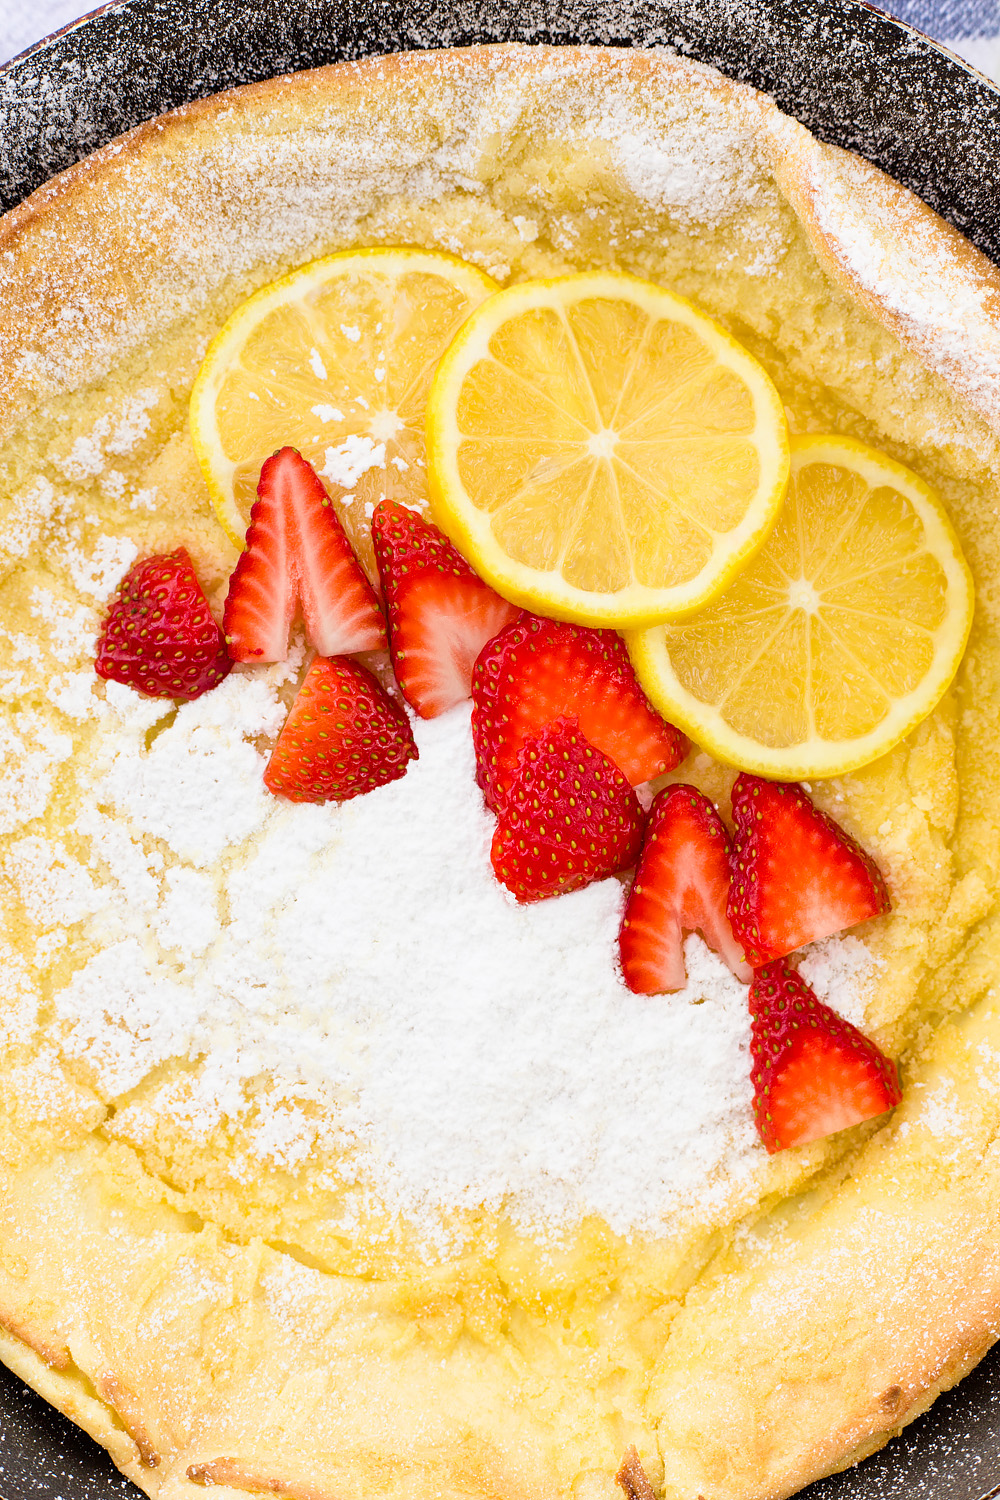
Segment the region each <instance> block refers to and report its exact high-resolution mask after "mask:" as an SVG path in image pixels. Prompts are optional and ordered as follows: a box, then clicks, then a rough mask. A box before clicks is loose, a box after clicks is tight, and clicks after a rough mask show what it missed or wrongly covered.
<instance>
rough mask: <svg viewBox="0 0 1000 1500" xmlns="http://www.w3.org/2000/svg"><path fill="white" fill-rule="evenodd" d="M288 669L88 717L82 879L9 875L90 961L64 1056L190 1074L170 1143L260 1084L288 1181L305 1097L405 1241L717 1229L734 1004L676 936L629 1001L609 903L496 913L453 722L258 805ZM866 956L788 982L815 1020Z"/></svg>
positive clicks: (739, 1076)
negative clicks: (402, 1228) (655, 993)
mask: <svg viewBox="0 0 1000 1500" xmlns="http://www.w3.org/2000/svg"><path fill="white" fill-rule="evenodd" d="M292 670H294V664H292V665H289V666H284V665H279V666H277V667H271V668H266V669H255V670H251V671H247V670H244V669H242V668H238V669H237V670H236V671H234V672H233V674H232V675H231V676H230V677H229V678H227V679H226V681H225V682H224V683H222V684H221V685H220V686H219V687H218V688H217V689H215V690H214V691H213V692H212V693H209V694H206V695H205V696H204V697H202V698H201V699H199V700H197V701H196V702H194V703H191V704H184V705H181V706H180V707H179V708H178V709H177V710H176V712H175V711H174V709H173V706H172V705H170V704H168V703H166V704H165V703H157V702H151V701H150V700H148V699H143V698H141V697H140V696H139V695H138V694H135V693H133V692H131V690H129V689H127V688H123V687H120V686H117V685H115V684H110V683H109V684H108V685H107V693H106V698H105V699H104V700H102V699H100V698H99V697H95V698H94V703H93V712H94V713H95V714H96V715H98V717H99V720H100V722H101V723H102V724H103V731H102V736H101V743H102V746H103V749H102V750H101V751H100V752H98V753H97V754H96V755H95V759H94V765H95V775H94V780H93V785H92V788H91V790H90V791H89V793H87V794H86V795H85V797H84V799H83V805H82V807H81V810H80V814H79V817H78V819H77V825H76V829H77V833H78V834H80V835H81V836H83V837H85V838H86V839H87V840H88V841H89V845H90V849H91V857H90V862H89V864H90V868H89V870H84V869H83V868H82V866H80V865H79V864H78V863H76V862H75V861H73V860H71V859H70V858H69V856H68V855H67V854H65V853H63V854H60V855H59V856H58V857H57V858H56V859H55V860H54V861H50V863H51V865H52V869H51V870H50V871H49V873H48V874H47V875H44V876H43V872H42V865H43V861H42V859H41V853H42V852H44V851H42V850H40V847H39V845H40V841H39V842H37V843H36V842H35V841H34V840H31V839H25V840H22V842H21V844H19V845H18V849H17V859H18V861H19V863H18V864H16V865H15V866H12V868H14V869H15V872H16V870H20V871H21V872H22V874H21V879H22V883H23V887H24V892H25V894H26V896H27V897H28V898H29V899H32V898H33V899H35V900H37V901H39V902H44V901H45V900H46V899H52V900H58V901H60V902H61V903H62V905H61V908H60V915H61V918H62V919H63V920H64V921H67V922H69V921H78V922H81V923H82V924H83V926H84V929H85V931H86V934H87V938H88V940H89V941H90V942H91V943H92V945H93V948H94V951H93V954H92V956H91V957H90V958H89V959H88V961H87V962H86V963H85V964H84V966H83V967H82V968H80V969H79V970H78V971H77V973H76V975H75V976H74V978H73V979H72V980H71V981H70V983H69V984H68V985H64V986H63V988H62V989H61V990H60V991H59V992H58V993H57V994H56V996H55V1002H54V1003H55V1008H56V1012H57V1015H58V1016H59V1017H60V1019H61V1021H62V1024H63V1028H64V1037H63V1044H64V1046H65V1048H66V1050H67V1051H68V1053H69V1054H70V1055H71V1056H73V1057H74V1058H75V1059H77V1060H78V1061H81V1062H83V1063H85V1064H86V1065H87V1066H88V1067H89V1068H90V1069H91V1070H92V1072H93V1075H94V1077H95V1079H96V1080H97V1082H98V1085H99V1087H100V1088H101V1089H102V1091H103V1092H104V1093H105V1094H106V1095H107V1096H108V1097H118V1096H120V1095H121V1094H122V1093H124V1092H127V1091H128V1090H130V1089H132V1088H134V1087H135V1086H136V1084H137V1083H138V1082H139V1081H140V1080H141V1079H142V1078H143V1077H144V1076H145V1075H146V1074H147V1073H148V1071H149V1070H150V1069H151V1068H154V1067H156V1066H157V1065H159V1064H160V1063H162V1062H164V1061H165V1060H166V1059H168V1058H170V1057H182V1058H188V1059H195V1058H197V1059H200V1062H199V1068H198V1071H197V1073H196V1075H194V1082H193V1085H192V1086H189V1087H187V1088H186V1092H185V1094H184V1098H183V1101H181V1100H180V1096H178V1113H179V1117H180V1118H183V1119H184V1121H185V1124H186V1125H187V1127H188V1128H194V1129H197V1130H204V1129H207V1128H210V1126H211V1125H212V1124H213V1123H214V1122H215V1121H217V1120H219V1119H221V1118H222V1117H223V1116H225V1115H226V1114H227V1113H238V1112H239V1111H240V1110H241V1109H242V1108H243V1092H242V1083H243V1081H244V1080H246V1079H249V1078H253V1077H260V1076H261V1075H266V1076H268V1077H270V1079H271V1086H272V1093H273V1100H272V1107H271V1108H269V1109H268V1110H267V1111H266V1113H265V1114H264V1115H263V1117H262V1118H261V1119H260V1123H259V1126H258V1134H257V1141H256V1148H257V1150H258V1151H259V1152H260V1153H261V1154H262V1155H267V1156H270V1157H271V1158H272V1159H274V1160H278V1161H281V1162H283V1163H284V1164H286V1165H288V1164H294V1163H296V1162H298V1161H301V1160H302V1159H303V1158H304V1157H305V1156H306V1155H307V1154H308V1152H309V1150H310V1149H311V1142H312V1140H313V1138H314V1135H315V1127H314V1126H312V1127H310V1125H309V1123H308V1122H307V1121H306V1120H305V1119H304V1117H303V1116H302V1114H301V1110H300V1108H299V1105H300V1103H301V1101H302V1100H309V1099H312V1100H316V1101H322V1104H323V1112H324V1114H325V1115H326V1116H328V1117H329V1118H330V1120H331V1128H333V1129H334V1130H339V1131H341V1132H346V1136H345V1139H350V1141H351V1143H352V1148H353V1152H354V1157H355V1167H356V1169H357V1170H359V1171H360V1172H361V1173H362V1174H363V1176H364V1178H365V1180H366V1181H367V1182H368V1184H369V1185H370V1189H371V1191H373V1192H374V1193H375V1194H376V1195H378V1196H379V1197H380V1198H381V1200H382V1201H383V1202H384V1203H385V1204H387V1205H388V1206H389V1207H390V1209H393V1210H395V1211H400V1210H401V1211H403V1212H405V1213H406V1214H407V1215H410V1216H413V1217H415V1218H417V1219H419V1220H422V1222H424V1223H425V1224H426V1226H427V1232H428V1234H429V1235H430V1234H433V1232H434V1228H433V1226H434V1224H435V1222H436V1220H437V1218H438V1216H439V1214H440V1212H441V1211H447V1210H449V1209H453V1208H454V1207H456V1206H466V1207H470V1208H474V1207H476V1206H478V1205H483V1204H485V1205H488V1206H492V1207H498V1208H499V1207H501V1206H503V1207H504V1208H505V1210H506V1211H507V1212H508V1214H510V1215H511V1216H513V1217H514V1218H515V1219H517V1220H521V1221H524V1222H525V1223H528V1224H530V1225H532V1226H534V1227H536V1228H539V1227H542V1226H554V1225H558V1224H562V1223H571V1222H574V1221H576V1220H578V1219H579V1218H580V1217H581V1216H584V1215H587V1214H599V1215H602V1216H603V1217H604V1218H605V1219H606V1220H607V1221H608V1222H609V1223H610V1224H611V1225H612V1226H613V1227H614V1228H615V1229H617V1230H620V1231H622V1232H629V1231H634V1230H636V1229H638V1230H648V1231H656V1230H657V1229H661V1230H662V1228H663V1226H664V1222H665V1220H667V1219H671V1220H673V1221H675V1222H676V1221H677V1219H678V1218H679V1217H681V1218H683V1217H685V1216H687V1215H693V1214H701V1215H704V1214H706V1213H711V1212H713V1211H715V1210H722V1209H724V1208H725V1206H726V1204H728V1203H729V1202H730V1201H731V1199H732V1196H733V1194H734V1193H739V1192H740V1191H741V1190H742V1189H746V1188H748V1187H749V1186H750V1185H751V1184H752V1181H753V1179H754V1177H755V1174H756V1173H757V1171H758V1170H759V1169H760V1167H761V1165H762V1162H763V1152H762V1148H761V1147H760V1145H759V1143H758V1142H757V1138H756V1135H755V1132H754V1128H753V1120H752V1111H751V1084H750V1066H749V1053H748V1045H749V1017H748V1011H747V1004H746V986H745V985H743V984H741V983H740V982H739V981H738V980H736V979H735V978H734V977H733V976H732V975H731V974H730V973H729V971H728V970H727V969H726V968H725V966H724V965H723V964H722V962H721V960H719V959H718V958H717V957H716V956H715V955H714V954H713V953H711V952H710V951H709V950H708V949H707V948H706V947H705V945H704V944H703V943H702V941H701V940H700V939H699V938H697V937H690V938H688V940H687V942H686V945H685V955H686V962H687V970H688V980H689V982H688V986H687V988H686V990H685V991H683V992H682V993H680V994H677V995H671V996H660V997H647V996H636V995H633V994H631V993H630V992H629V991H628V990H627V989H626V988H625V986H624V984H623V982H622V980H621V978H620V976H619V974H618V971H617V966H616V936H617V931H618V924H619V921H620V917H621V907H622V889H621V886H620V885H619V883H618V882H617V881H615V880H606V881H601V882H598V883H595V884H594V885H591V886H589V887H587V888H586V889H584V890H581V891H577V892H574V893H573V894H572V895H569V896H565V897H561V898H559V899H557V900H552V901H547V902H542V903H538V904H537V905H534V906H519V905H518V904H517V903H516V902H515V901H514V899H513V898H512V897H511V896H510V895H509V893H508V892H506V891H505V890H504V889H503V888H502V887H501V886H500V885H499V884H498V883H497V881H496V880H495V878H494V876H493V872H492V869H491V866H490V863H489V845H490V839H491V836H492V828H493V820H492V818H491V816H490V815H489V814H488V813H487V811H486V809H485V806H484V804H483V800H482V796H481V793H480V792H479V790H478V788H477V787H476V785H475V764H474V755H473V750H472V742H471V732H470V726H469V708H468V705H467V704H466V705H463V706H461V707H460V708H458V709H456V710H454V711H452V712H451V713H450V714H447V715H445V716H443V717H442V718H440V719H437V720H432V721H429V722H424V721H421V720H417V721H416V723H415V725H414V732H415V735H416V739H417V743H418V747H419V751H420V758H419V760H417V761H416V762H414V763H413V764H411V766H410V768H409V770H408V772H407V774H406V776H405V777H403V778H402V779H401V780H399V781H397V782H394V783H391V784H390V785H388V786H385V787H381V788H379V789H377V790H376V791H374V792H372V793H370V794H368V795H367V796H365V797H361V798H357V799H354V800H353V801H350V802H347V803H344V804H342V805H336V804H326V805H323V806H316V805H311V804H305V805H294V804H290V803H287V802H284V801H282V800H280V799H277V798H273V797H271V796H270V795H269V794H268V793H267V792H266V791H265V789H264V787H263V782H262V779H261V773H262V770H263V766H264V763H265V756H264V754H263V752H262V750H261V749H259V748H257V745H256V744H255V743H254V741H255V740H256V739H257V737H259V736H263V737H267V739H270V738H273V736H274V735H275V734H276V733H277V731H278V728H279V727H280V724H281V722H282V718H283V715H284V712H285V709H284V705H283V703H282V702H281V700H280V699H279V696H278V690H279V688H280V686H281V683H282V682H283V681H284V680H285V679H287V677H288V675H289V673H290V672H291V671H292ZM45 881H48V885H47V886H46V885H45V884H44V882H45ZM98 881H100V882H101V885H100V897H101V900H100V903H99V909H96V910H95V903H94V895H93V893H94V889H95V885H94V883H95V882H98ZM40 882H41V884H40ZM841 948H843V952H841ZM865 962H866V959H865V950H864V948H863V946H862V945H861V944H860V943H857V942H856V940H848V943H847V944H846V945H841V947H840V948H838V945H837V943H836V942H835V941H832V942H828V943H827V944H824V945H818V947H817V949H816V950H814V952H813V954H812V955H810V956H808V957H807V959H806V960H805V963H806V964H811V966H812V970H813V972H814V973H815V975H816V977H817V983H818V984H819V985H821V986H822V985H823V984H825V986H826V994H827V997H828V998H830V999H832V1000H833V1001H834V1003H836V1004H838V1008H840V1009H844V1008H845V1003H846V1004H848V1005H849V1003H850V1000H849V997H850V994H851V991H852V986H853V985H854V984H855V982H856V981H857V978H858V976H859V975H861V974H863V973H864V972H866V970H865ZM191 1077H192V1075H188V1079H189V1082H190V1079H191ZM158 1107H159V1108H161V1109H164V1108H165V1109H167V1110H168V1111H169V1109H170V1105H169V1101H167V1100H163V1101H161V1103H160V1105H159V1106H158Z"/></svg>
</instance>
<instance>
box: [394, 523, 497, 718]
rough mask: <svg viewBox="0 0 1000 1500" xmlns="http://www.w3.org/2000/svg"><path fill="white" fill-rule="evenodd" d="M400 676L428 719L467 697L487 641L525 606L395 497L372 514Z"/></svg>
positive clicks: (408, 695)
mask: <svg viewBox="0 0 1000 1500" xmlns="http://www.w3.org/2000/svg"><path fill="white" fill-rule="evenodd" d="M372 541H373V542H374V544H375V556H376V558H377V559H378V571H379V576H380V577H381V579H382V592H383V594H384V595H385V602H386V607H387V611H388V616H389V650H390V651H391V653H392V665H393V669H394V670H395V673H396V681H397V682H398V683H399V686H400V688H401V689H402V691H403V696H404V697H405V698H406V700H407V702H408V703H410V704H411V705H412V707H413V708H415V709H416V711H417V713H418V714H420V716H421V717H422V718H424V719H433V718H436V717H437V715H438V714H443V713H444V712H445V711H446V710H447V709H449V708H454V706H455V704H456V703H461V702H462V700H463V699H464V698H468V696H469V694H470V693H471V691H472V668H473V666H474V665H475V662H476V657H477V656H478V655H479V653H480V651H482V649H483V647H484V646H485V645H486V643H487V641H491V640H492V639H493V637H494V636H495V635H496V634H497V632H498V631H499V630H502V629H503V627H504V626H505V625H509V624H510V623H511V621H512V620H516V619H517V618H518V616H519V615H520V614H521V610H520V609H519V608H518V607H517V605H516V604H508V602H507V600H506V599H501V597H500V595H499V594H497V593H494V591H493V590H492V589H491V588H490V586H489V584H488V583H484V582H483V580H482V579H481V578H480V577H479V575H478V573H474V572H473V570H472V569H471V568H470V567H469V564H468V563H467V562H466V561H465V558H464V557H463V556H462V554H461V553H460V552H458V551H457V550H456V549H455V548H454V547H453V546H452V544H451V542H449V540H448V538H447V537H446V536H445V535H444V534H443V532H440V531H439V530H438V529H437V527H436V526H432V525H430V524H429V523H428V522H427V521H425V520H423V518H422V517H421V516H419V515H418V514H417V512H416V511H414V510H410V509H408V507H407V506H405V505H400V504H399V503H398V502H397V501H395V500H382V501H380V502H379V504H378V505H377V506H376V507H375V514H374V516H373V517H372Z"/></svg>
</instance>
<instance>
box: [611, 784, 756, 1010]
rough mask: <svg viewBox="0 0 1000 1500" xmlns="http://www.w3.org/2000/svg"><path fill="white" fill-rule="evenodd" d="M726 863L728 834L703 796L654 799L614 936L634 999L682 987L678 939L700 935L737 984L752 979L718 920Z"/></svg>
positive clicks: (722, 917) (675, 791)
mask: <svg viewBox="0 0 1000 1500" xmlns="http://www.w3.org/2000/svg"><path fill="white" fill-rule="evenodd" d="M729 858H730V844H729V834H728V833H727V832H726V828H725V824H724V823H723V821H722V819H721V818H720V817H719V814H718V813H717V812H716V810H715V808H714V807H713V806H712V804H711V802H709V800H708V798H707V797H705V796H703V795H702V793H701V792H699V791H697V790H696V788H695V787H693V786H685V785H684V784H683V783H679V784H677V785H675V786H666V787H664V788H663V790H662V791H661V792H658V793H657V795H656V797H655V798H654V799H653V805H652V807H651V808H650V810H649V822H648V823H647V825H646V837H645V840H644V842H643V846H642V855H641V856H640V859H639V868H638V869H637V870H636V872H635V881H634V883H633V886H632V889H631V891H629V894H628V900H627V901H626V902H625V912H624V915H623V917H622V925H621V931H620V932H619V934H618V947H619V951H620V953H621V960H622V973H623V974H624V976H625V983H626V984H627V985H628V987H629V989H630V990H634V991H635V993H636V994H637V995H662V994H663V993H664V992H666V991H669V990H682V989H683V988H684V986H685V984H686V983H687V974H686V972H685V969H684V948H683V942H684V934H685V933H686V932H700V933H701V935H702V937H703V938H704V939H705V941H706V943H707V944H708V946H709V947H710V948H714V949H715V951H716V953H718V954H720V955H721V956H722V958H724V959H725V961H726V963H727V964H728V965H729V967H730V968H731V969H732V971H733V973H734V974H735V975H736V976H737V978H739V979H742V980H743V981H744V982H745V983H749V981H750V980H751V979H752V977H753V970H752V969H751V968H750V965H749V964H748V963H746V962H745V961H744V958H743V949H742V948H741V947H740V945H739V943H737V941H736V939H735V938H734V937H733V930H732V928H731V927H730V925H729V918H728V917H727V916H726V900H727V898H728V896H729Z"/></svg>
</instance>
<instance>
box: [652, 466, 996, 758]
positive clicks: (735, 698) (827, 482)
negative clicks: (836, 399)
mask: <svg viewBox="0 0 1000 1500" xmlns="http://www.w3.org/2000/svg"><path fill="white" fill-rule="evenodd" d="M972 605H973V588H972V576H971V574H970V573H969V569H968V566H967V564H966V562H965V559H964V557H963V556H962V552H961V549H960V547H959V544H958V539H957V538H956V536H955V533H954V531H953V529H952V525H951V522H950V521H949V520H948V517H947V515H946V514H945V511H944V508H943V506H942V505H941V502H940V500H939V499H938V497H937V495H935V493H934V491H933V490H932V489H930V488H929V487H928V486H927V485H926V484H925V483H924V482H923V480H922V479H918V477H917V476H916V474H913V473H911V472H910V470H909V469H906V468H904V467H903V465H902V464H897V463H894V462H893V461H892V460H891V459H889V458H886V457H885V455H884V454H881V453H876V452H875V450H874V449H872V448H868V447H866V446H865V445H864V444H863V443H858V442H855V441H854V440H853V439H851V438H842V437H800V438H793V439H792V478H791V484H790V486H789V492H788V499H787V500H786V502H785V506H784V509H783V510H782V513H781V516H780V517H779V519H778V523H777V525H776V526H775V528H774V530H773V531H772V532H771V535H770V537H769V538H768V540H767V542H766V543H765V545H764V547H763V548H762V549H761V551H760V552H759V553H758V554H757V556H756V557H755V558H754V560H753V562H752V563H751V564H750V566H749V567H748V568H747V569H746V571H745V572H744V573H741V574H740V576H739V577H738V578H737V579H736V580H735V582H734V583H732V584H731V585H730V586H729V588H728V589H727V590H726V592H725V593H724V594H722V595H721V596H720V597H719V598H718V599H716V600H715V601H714V602H713V603H712V604H710V605H708V607H707V608H705V609H703V610H701V611H700V612H699V614H697V615H695V616H694V617H693V618H692V619H690V620H688V621H686V622H685V623H684V624H683V625H670V626H660V627H658V628H656V629H652V630H645V631H638V632H635V633H632V634H630V635H629V636H628V637H627V640H628V648H629V652H630V654H631V656H632V660H633V662H634V664H635V669H636V671H637V673H638V675H639V678H640V681H641V682H642V685H643V687H644V688H645V689H646V692H647V693H648V694H649V696H650V698H651V699H652V700H653V702H654V703H655V704H656V706H657V708H659V709H660V711H661V712H662V713H664V714H666V716H667V717H668V718H669V719H670V720H671V721H672V722H673V723H675V724H679V725H681V726H682V727H683V728H684V729H686V730H687V732H688V733H689V734H690V735H691V737H692V738H693V739H694V740H696V741H697V742H698V743H699V744H701V745H703V746H704V747H705V748H706V749H707V750H710V751H711V752H712V754H713V755H716V756H718V757H719V759H720V760H724V761H729V762H731V763H732V764H733V765H736V766H740V767H742V768H743V769H744V770H747V771H756V772H758V774H760V775H762V776H771V777H778V778H781V779H783V780H788V781H792V780H799V779H801V778H803V777H814V776H835V775H837V774H839V773H840V772H842V771H850V770H854V769H856V768H857V767H858V766H862V765H865V764H866V763H867V762H868V761H871V760H875V759H876V757H877V756H879V755H882V754H884V753H885V751H886V750H889V749H890V748H891V747H892V746H893V745H895V744H896V742H897V741H898V740H901V739H902V738H903V736H904V735H906V734H908V733H909V731H910V730H911V729H912V728H913V727H914V725H916V724H918V723H919V722H920V720H921V719H923V718H926V716H927V715H928V714H929V713H930V712H931V710H932V709H933V708H934V706H935V704H936V703H937V702H938V699H939V698H940V697H941V694H942V693H943V692H944V690H945V688H946V687H947V686H948V684H949V683H950V682H951V679H952V678H953V677H954V675H955V672H956V671H957V670H958V664H959V662H960V661H961V658H962V653H963V651H964V650H965V643H966V641H967V640H968V637H969V628H970V626H971V623H972Z"/></svg>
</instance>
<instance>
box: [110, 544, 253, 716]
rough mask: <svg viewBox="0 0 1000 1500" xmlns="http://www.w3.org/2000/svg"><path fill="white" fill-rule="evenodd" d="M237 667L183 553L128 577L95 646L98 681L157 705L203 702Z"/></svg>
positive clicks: (141, 566)
mask: <svg viewBox="0 0 1000 1500" xmlns="http://www.w3.org/2000/svg"><path fill="white" fill-rule="evenodd" d="M232 665H233V663H232V661H231V659H230V656H229V652H228V651H227V650H226V642H225V638H224V637H223V634H222V631H221V630H220V629H219V627H218V625H217V624H216V623H215V620H214V619H213V618H212V611H211V610H210V609H209V607H208V600H207V599H206V598H205V595H204V592H203V590H202V587H201V584H200V583H199V582H198V580H197V578H196V577H195V572H194V568H193V567H192V566H191V559H190V558H189V557H188V555H187V552H186V551H185V550H184V548H183V547H178V549H177V551H176V552H170V553H168V554H167V555H166V556H160V557H148V558H146V560H145V562H138V563H136V564H135V566H134V567H133V568H131V569H130V570H129V572H128V573H126V575H125V577H124V578H123V579H122V581H121V583H120V584H119V585H118V591H117V593H116V594H115V597H114V598H113V599H112V601H111V604H110V606H109V609H108V614H107V617H106V618H105V621H104V624H103V626H102V628H101V634H100V636H99V637H98V641H97V658H96V660H95V662H94V667H95V669H96V671H97V674H98V676H99V677H105V678H110V679H111V681H113V682H123V683H125V685H126V686H127V687H133V688H138V689H139V691H140V693H148V694H149V696H150V697H151V698H183V699H187V700H190V699H192V698H200V697H201V695H202V693H207V692H208V691H209V689H210V688H214V687H217V686H218V684H219V683H220V682H221V681H222V679H223V678H224V677H225V676H227V674H228V673H229V671H230V669H231V667H232Z"/></svg>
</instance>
